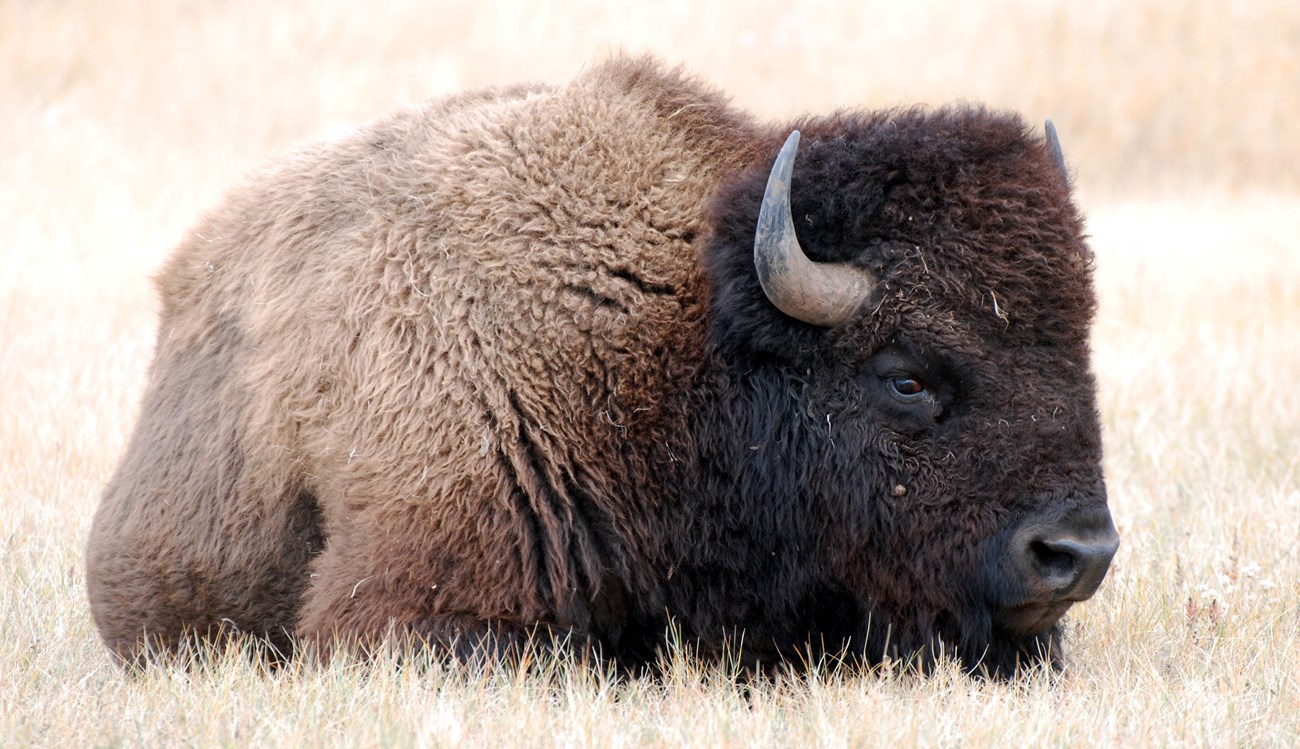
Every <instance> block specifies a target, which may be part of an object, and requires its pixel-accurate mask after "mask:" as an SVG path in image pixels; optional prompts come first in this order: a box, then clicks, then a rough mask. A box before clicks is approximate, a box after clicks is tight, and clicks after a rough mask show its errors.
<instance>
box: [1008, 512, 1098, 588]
mask: <svg viewBox="0 0 1300 749" xmlns="http://www.w3.org/2000/svg"><path fill="white" fill-rule="evenodd" d="M1016 536H1017V542H1018V546H1019V550H1020V554H1021V558H1022V560H1023V562H1022V564H1023V567H1024V569H1025V571H1026V572H1027V573H1028V577H1029V578H1030V582H1031V586H1032V587H1033V588H1036V589H1038V590H1039V591H1042V592H1043V593H1045V594H1047V595H1049V596H1050V597H1051V599H1052V600H1053V601H1082V600H1085V599H1087V598H1090V597H1091V596H1092V594H1093V593H1095V592H1097V587H1098V586H1100V585H1101V581H1102V578H1104V577H1106V570H1107V569H1109V568H1110V560H1111V559H1113V558H1114V556H1115V551H1116V550H1117V549H1119V534H1118V533H1116V532H1115V526H1114V525H1113V524H1112V523H1111V520H1110V513H1106V514H1105V516H1104V518H1100V517H1099V518H1096V519H1094V520H1093V522H1089V523H1082V524H1064V523H1063V524H1061V525H1059V526H1055V527H1037V528H1023V529H1021V533H1017V534H1016Z"/></svg>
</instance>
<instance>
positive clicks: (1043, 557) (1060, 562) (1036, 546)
mask: <svg viewBox="0 0 1300 749" xmlns="http://www.w3.org/2000/svg"><path fill="white" fill-rule="evenodd" d="M1029 553H1030V554H1031V555H1033V559H1034V563H1035V564H1036V565H1037V566H1038V569H1040V570H1041V571H1043V573H1045V575H1047V576H1049V577H1054V578H1055V577H1061V578H1065V577H1071V578H1072V577H1073V576H1074V570H1075V567H1076V565H1077V564H1078V562H1077V560H1076V558H1075V556H1074V554H1072V553H1070V550H1069V549H1068V548H1061V546H1060V545H1059V544H1053V543H1051V542H1047V541H1034V542H1032V543H1030V544H1029Z"/></svg>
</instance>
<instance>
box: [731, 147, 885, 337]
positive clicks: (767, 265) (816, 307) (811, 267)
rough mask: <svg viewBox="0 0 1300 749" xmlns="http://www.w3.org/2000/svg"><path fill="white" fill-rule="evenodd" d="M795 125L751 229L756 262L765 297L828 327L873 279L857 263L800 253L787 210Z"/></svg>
mask: <svg viewBox="0 0 1300 749" xmlns="http://www.w3.org/2000/svg"><path fill="white" fill-rule="evenodd" d="M798 149H799V131H798V130H795V131H794V132H792V133H790V137H789V138H787V139H786V141H785V145H784V146H782V147H781V152H780V153H779V154H777V157H776V163H774V164H773V165H772V172H771V174H769V175H768V178H767V189H766V190H765V191H764V192H763V203H762V206H761V207H760V208H759V211H758V226H757V227H756V229H755V231H754V268H755V270H757V271H758V282H759V284H761V285H762V287H763V293H764V294H766V295H767V298H768V301H770V302H771V303H772V304H773V305H775V306H776V308H777V309H779V310H781V311H782V312H784V313H785V314H787V315H789V316H790V317H793V318H795V319H796V320H802V321H803V322H806V323H808V324H809V325H817V326H819V327H823V328H829V327H832V326H834V325H838V324H840V323H842V322H844V321H845V320H847V319H848V318H849V317H850V316H851V315H852V314H853V313H854V312H857V310H858V308H859V307H861V306H862V302H863V301H865V300H866V298H867V296H868V295H869V294H870V293H871V289H872V288H873V287H874V286H875V279H874V278H872V276H871V274H869V273H867V272H866V271H865V270H862V269H861V268H855V267H853V266H851V265H843V264H839V263H815V262H813V261H812V260H810V259H808V256H807V255H805V254H804V251H803V248H802V247H800V246H799V240H798V239H797V238H796V237H795V233H794V219H793V217H791V215H790V181H791V178H792V177H793V175H794V155H795V151H797V150H798Z"/></svg>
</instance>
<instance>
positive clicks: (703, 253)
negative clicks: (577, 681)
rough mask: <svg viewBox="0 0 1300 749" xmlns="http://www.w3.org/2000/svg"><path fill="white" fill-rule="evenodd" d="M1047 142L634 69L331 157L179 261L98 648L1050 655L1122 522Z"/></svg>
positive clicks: (226, 209)
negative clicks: (196, 643) (731, 95)
mask: <svg viewBox="0 0 1300 749" xmlns="http://www.w3.org/2000/svg"><path fill="white" fill-rule="evenodd" d="M795 129H797V130H798V131H799V132H800V133H801V139H800V136H794V137H792V138H791V139H790V140H789V141H788V143H789V145H788V146H787V147H786V149H785V150H784V151H783V152H782V153H783V154H784V155H783V156H782V157H781V158H780V159H776V156H777V153H778V151H779V150H781V146H782V143H783V142H787V136H788V135H789V134H790V132H791V131H792V130H795ZM1050 132H1051V131H1050V130H1049V133H1050ZM1060 158H1061V157H1060V148H1059V143H1057V142H1056V141H1055V137H1054V134H1053V135H1051V136H1050V137H1049V139H1048V141H1044V140H1043V139H1041V138H1038V137H1036V136H1035V135H1034V134H1033V133H1032V132H1030V130H1029V129H1028V128H1026V127H1025V126H1024V125H1023V124H1022V123H1021V122H1020V120H1019V119H1017V118H1016V117H1015V116H1012V115H1007V114H998V113H991V112H987V111H985V110H982V109H979V108H954V109H944V110H938V111H927V110H922V109H909V110H894V111H886V112H859V113H848V114H840V115H835V116H832V117H824V118H808V119H805V120H801V121H799V122H797V123H792V124H791V125H789V126H785V127H780V128H769V127H766V126H763V125H760V124H758V123H757V122H755V121H754V120H753V119H752V118H750V117H748V116H746V115H745V114H743V113H740V112H738V111H736V110H733V109H731V108H730V107H729V105H728V104H727V103H726V101H725V100H724V99H723V98H722V97H721V96H720V95H718V94H716V93H714V92H712V91H710V90H708V89H707V88H705V87H703V86H701V85H700V84H698V83H697V82H695V81H693V80H691V79H690V78H688V77H685V76H684V75H682V74H681V73H680V72H678V71H666V70H664V69H662V68H661V67H660V66H659V65H658V64H657V63H655V62H653V61H650V60H641V59H626V58H623V59H616V60H613V61H610V62H607V63H605V64H603V65H600V66H597V67H594V68H592V69H591V70H589V71H587V72H585V73H584V74H583V75H581V76H580V77H579V78H577V79H576V80H574V81H573V82H572V83H570V84H568V85H565V86H560V87H555V88H548V87H517V88H512V89H503V90H490V91H484V92H478V93H472V94H466V95H462V96H458V97H453V98H451V99H447V100H443V101H439V102H433V103H430V104H428V105H426V106H424V107H419V108H415V109H412V110H407V111H403V112H399V113H397V114H394V115H392V116H390V117H388V118H386V119H383V120H380V121H378V122H376V123H374V124H372V125H370V126H368V127H366V128H364V129H363V130H361V131H360V132H358V133H357V134H355V135H353V136H351V137H348V138H345V139H343V140H341V141H339V142H335V143H329V144H323V145H319V146H314V147H310V148H307V149H304V150H303V151H301V152H299V153H297V154H295V155H294V156H292V157H291V158H289V159H286V160H284V161H283V162H281V163H279V164H277V165H274V166H273V167H271V168H269V169H267V170H265V171H263V172H262V173H259V174H257V175H255V176H254V177H253V178H252V179H251V180H250V181H249V183H248V184H246V185H245V186H243V187H242V188H240V189H239V190H237V191H235V192H233V193H232V194H231V195H230V196H229V197H228V199H227V200H226V202H225V204H224V205H223V206H221V207H220V208H218V209H217V210H216V211H215V212H213V213H212V214H211V215H209V216H208V217H207V218H206V219H205V220H204V222H202V223H201V224H200V225H199V226H198V227H197V228H196V229H195V230H194V231H193V232H192V233H191V234H190V235H189V237H188V238H187V239H186V240H185V241H184V242H183V243H182V245H181V246H180V247H179V248H178V249H177V251H176V253H175V254H174V255H173V256H172V258H171V259H170V260H169V261H168V263H167V265H166V266H165V267H164V269H163V271H162V273H161V274H160V276H159V280H158V285H159V290H160V293H161V296H162V300H163V306H162V315H161V324H160V329H159V337H158V345H157V351H156V353H155V358H154V362H153V365H152V369H151V372H150V378H149V385H148V389H147V391H146V393H145V396H144V401H143V404H142V408H141V417H140V421H139V423H138V424H137V426H136V429H135V432H134V434H133V436H132V438H131V442H130V444H129V446H128V448H127V450H126V454H125V456H124V457H123V459H122V463H121V465H120V466H119V468H118V470H117V472H116V474H115V475H114V477H113V480H112V482H111V483H110V485H109V486H108V488H107V489H106V491H105V494H104V498H103V501H102V503H101V506H100V509H99V511H98V513H97V514H96V517H95V521H94V525H93V528H92V531H91V538H90V543H89V546H88V550H87V566H88V572H87V580H88V590H89V596H90V600H91V607H92V612H93V614H94V616H95V620H96V623H97V625H98V626H99V629H100V632H101V634H102V636H103V637H104V639H105V641H106V642H107V644H108V645H109V647H110V649H111V650H112V652H113V653H114V654H115V656H116V657H118V658H119V659H120V660H122V661H123V662H126V663H139V662H142V661H144V660H147V658H148V656H149V654H150V653H160V654H168V653H175V652H176V651H177V650H178V649H180V648H181V647H182V646H183V645H184V643H186V642H188V641H190V640H191V639H198V640H218V639H219V638H220V636H221V635H222V633H224V632H229V631H232V630H234V631H239V632H245V633H251V634H253V635H255V636H258V637H260V638H263V639H264V640H265V641H266V642H268V643H269V644H270V645H271V646H272V648H271V649H272V650H274V651H276V652H280V653H287V652H291V651H292V650H293V649H294V648H296V647H298V646H299V645H301V644H303V643H306V644H308V645H310V646H314V647H317V648H320V649H321V651H322V652H324V651H327V650H328V649H329V648H332V647H335V646H341V647H344V648H349V649H353V650H355V651H358V652H361V653H366V652H370V651H372V650H373V649H374V648H377V647H380V646H382V645H383V644H384V643H386V642H389V641H391V640H392V638H398V639H400V640H402V641H409V642H414V641H419V642H423V643H427V644H428V645H430V646H431V647H433V648H436V649H439V650H440V651H442V652H452V653H455V654H457V655H459V656H461V657H474V656H475V655H481V654H485V653H486V654H494V653H495V654H502V653H511V652H517V650H518V648H519V647H522V646H523V644H524V643H525V642H527V641H529V640H530V639H535V638H537V637H539V636H541V635H545V636H546V637H547V638H553V637H557V636H558V637H565V638H572V641H573V642H576V643H578V644H581V645H584V646H586V645H590V646H591V647H592V648H594V649H595V650H596V651H598V652H599V653H600V654H601V656H603V657H606V658H609V659H612V660H613V661H614V662H616V663H617V664H619V665H623V666H628V667H638V666H643V665H646V664H649V663H652V662H653V660H654V658H655V654H656V652H657V650H658V649H659V648H660V646H661V645H662V644H663V642H664V637H665V630H666V629H667V628H668V627H669V625H670V624H671V625H672V626H673V627H675V628H676V630H677V631H678V632H679V633H680V634H681V635H682V636H683V637H685V638H686V639H687V640H689V641H690V642H692V643H693V645H694V648H695V650H697V651H698V652H699V653H701V654H702V655H704V656H705V657H714V656H717V655H719V654H721V653H722V652H723V651H724V649H725V648H726V647H728V646H729V645H730V646H732V647H736V646H739V647H740V656H741V658H742V660H743V661H744V662H745V663H747V664H750V665H752V666H755V667H767V666H772V665H778V664H790V665H795V666H798V665H800V664H803V663H806V662H807V661H808V657H809V656H810V655H812V656H817V655H821V654H841V653H842V654H847V655H848V656H849V659H850V660H853V661H862V662H866V663H869V664H870V663H878V662H880V661H881V660H882V659H884V658H886V657H888V658H891V659H901V660H905V661H908V662H911V663H914V664H916V665H918V666H920V667H926V666H928V665H929V664H931V663H933V662H934V659H935V658H936V657H938V656H939V655H940V654H946V655H948V656H951V657H953V658H956V659H958V660H959V661H960V662H961V663H962V664H963V666H964V667H965V668H967V669H968V670H970V671H972V672H985V673H991V674H998V675H1007V674H1011V673H1014V672H1016V671H1017V670H1019V669H1021V668H1024V667H1026V666H1035V665H1040V664H1050V665H1051V666H1054V667H1059V666H1060V665H1061V664H1062V662H1063V661H1062V650H1061V638H1060V631H1059V628H1058V624H1057V622H1058V620H1059V618H1060V616H1061V615H1062V614H1063V613H1064V612H1065V611H1066V609H1068V608H1069V606H1071V605H1072V604H1073V603H1075V602H1078V601H1081V600H1084V599H1086V598H1088V597H1089V596H1091V595H1092V593H1093V592H1094V591H1095V590H1096V589H1097V586H1098V585H1099V584H1100V583H1101V580H1102V577H1103V576H1104V574H1105V571H1106V568H1107V566H1108V564H1109V561H1110V559H1111V556H1112V555H1113V554H1114V551H1115V548H1116V545H1117V544H1118V539H1117V536H1116V535H1115V531H1114V527H1113V524H1112V523H1111V520H1110V516H1109V512H1108V511H1107V509H1106V494H1105V485H1104V481H1103V478H1102V475H1101V469H1100V460H1101V442H1100V429H1099V424H1098V417H1097V412H1096V406H1095V384H1094V382H1093V378H1092V375H1091V372H1090V369H1089V363H1088V330H1089V326H1090V324H1091V319H1092V316H1093V311H1094V307H1095V300H1094V295H1093V291H1092V283H1091V253H1090V251H1089V250H1088V248H1087V247H1086V245H1085V243H1084V240H1083V238H1082V237H1083V234H1082V220H1081V218H1080V216H1079V214H1078V212H1077V210H1076V209H1075V208H1074V206H1073V205H1072V203H1071V202H1070V197H1069V186H1068V179H1063V173H1062V166H1063V163H1064V162H1063V161H1060ZM774 160H775V161H776V165H775V167H774ZM791 170H793V171H792V172H791ZM769 185H771V188H770V189H769ZM786 187H788V188H789V189H788V191H786V190H785V189H784V188H786ZM787 201H788V202H787ZM760 208H762V211H760ZM760 212H762V213H763V214H764V216H765V218H764V219H763V221H764V223H763V226H765V227H769V228H770V231H768V230H767V229H760V230H759V231H758V232H757V234H758V239H757V240H756V226H759V216H760ZM769 235H770V236H769ZM771 237H776V239H771ZM774 243H775V244H774ZM774 247H776V248H778V251H779V253H781V254H779V255H769V254H768V253H770V252H772V251H773V248H774ZM756 263H757V267H756ZM789 268H795V269H802V270H796V271H788V270H787V269H789ZM760 269H761V273H760ZM801 274H802V275H801ZM760 275H761V276H762V279H761V281H760ZM809 278H812V279H814V280H812V281H809V280H807V279H809ZM817 279H821V280H817Z"/></svg>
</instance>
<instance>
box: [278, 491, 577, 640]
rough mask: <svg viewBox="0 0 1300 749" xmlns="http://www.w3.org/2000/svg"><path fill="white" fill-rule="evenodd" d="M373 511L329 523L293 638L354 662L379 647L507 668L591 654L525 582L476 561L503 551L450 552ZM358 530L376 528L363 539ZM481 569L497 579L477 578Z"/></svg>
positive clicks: (411, 527) (515, 573)
mask: <svg viewBox="0 0 1300 749" xmlns="http://www.w3.org/2000/svg"><path fill="white" fill-rule="evenodd" d="M372 508H373V505H372ZM377 513H378V511H377V510H376V511H375V512H372V513H362V514H361V515H360V516H353V517H350V518H349V519H348V520H347V522H340V523H338V524H337V525H335V524H331V526H332V527H333V528H334V530H335V532H333V533H331V535H330V538H329V541H328V543H327V547H326V549H325V551H324V552H322V553H321V554H320V556H318V557H317V558H316V559H315V560H314V561H313V562H312V565H311V574H310V577H311V580H310V584H309V586H308V588H307V590H306V591H305V593H304V594H303V606H302V611H301V616H300V618H299V620H298V634H299V635H300V637H301V639H302V640H304V641H305V642H307V643H309V644H310V645H311V646H312V647H314V648H315V649H316V651H317V653H318V654H319V655H320V656H321V657H322V658H326V659H328V658H329V657H330V656H331V654H332V652H333V651H336V650H342V651H344V652H346V653H348V654H350V655H355V656H360V657H363V658H364V657H369V656H371V655H373V654H375V653H377V652H381V651H382V650H383V649H385V648H387V647H396V648H398V650H399V651H401V650H411V649H415V650H424V649H427V650H428V651H430V652H432V653H433V654H435V655H446V656H449V657H451V658H454V659H456V660H459V661H462V662H474V663H481V662H493V661H497V662H510V663H517V662H520V661H521V660H523V661H526V660H528V659H529V658H530V657H531V655H535V654H539V653H545V652H550V651H554V650H557V649H559V650H564V651H567V652H572V653H573V654H575V655H578V656H579V657H581V658H585V657H593V658H594V657H597V653H598V651H599V647H598V645H597V644H596V642H595V640H594V639H593V638H590V637H589V636H588V635H587V634H586V632H585V628H584V627H581V626H577V625H575V623H574V622H573V621H571V620H569V619H567V618H565V617H562V616H559V615H557V614H556V612H555V611H554V609H553V608H552V607H550V606H548V605H546V603H544V602H542V601H540V600H538V597H537V596H536V594H535V593H530V592H529V586H528V585H526V584H521V585H518V586H512V585H509V584H507V581H508V580H511V579H515V580H519V581H522V580H523V576H522V575H521V574H519V573H518V571H517V570H508V569H506V568H504V567H503V568H497V567H495V566H494V565H485V564H482V563H481V562H482V560H484V559H493V558H497V559H500V558H502V557H507V558H508V557H511V555H510V554H508V553H503V552H502V551H501V550H499V549H498V550H497V551H496V553H495V554H489V553H487V552H480V553H478V554H477V555H476V554H473V553H470V554H467V555H461V556H457V554H456V552H455V551H451V550H449V546H450V544H449V543H447V542H446V541H445V540H444V541H443V542H442V543H437V542H432V541H430V540H429V539H427V538H424V537H423V536H424V535H425V532H426V531H427V530H428V529H427V528H422V527H421V526H419V525H417V524H413V523H410V522H398V521H397V520H396V519H395V518H391V517H390V518H386V519H383V520H380V519H379V518H377V517H376V516H375V515H376V514H377ZM367 528H372V529H373V528H382V529H384V530H383V533H381V534H378V535H368V534H366V533H365V532H364V529H367ZM464 546H468V547H470V548H473V547H474V546H475V544H474V543H473V542H466V543H465V544H464ZM422 550H423V552H424V553H422ZM430 550H432V551H430ZM458 551H461V552H464V551H465V549H464V548H461V549H458ZM503 564H504V562H503ZM491 571H497V572H498V574H499V577H497V578H495V579H492V578H489V577H487V576H486V575H487V573H488V572H491Z"/></svg>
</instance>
